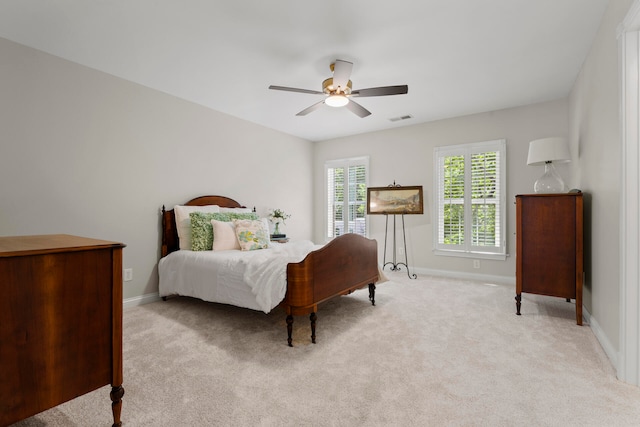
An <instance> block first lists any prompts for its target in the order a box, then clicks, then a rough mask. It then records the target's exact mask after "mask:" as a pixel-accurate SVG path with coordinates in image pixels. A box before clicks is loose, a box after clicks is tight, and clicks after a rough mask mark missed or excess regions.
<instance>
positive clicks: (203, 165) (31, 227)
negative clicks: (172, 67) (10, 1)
mask: <svg viewBox="0 0 640 427" xmlns="http://www.w3.org/2000/svg"><path fill="white" fill-rule="evenodd" d="M0 58H2V59H1V61H0V138H1V140H0V150H1V152H0V182H1V183H2V186H1V187H0V235H27V234H54V233H67V234H76V235H82V236H87V237H94V238H98V239H105V240H114V241H119V242H123V243H125V244H126V245H127V247H126V248H125V250H124V266H125V268H133V277H134V279H133V281H132V282H126V283H125V286H124V297H125V298H132V297H136V296H141V295H145V294H151V293H153V292H156V291H157V271H156V264H157V261H158V257H159V247H160V234H159V231H160V208H161V207H162V205H163V204H165V205H167V206H168V207H169V208H171V207H173V205H175V204H178V203H183V202H186V201H187V200H189V199H191V198H193V197H195V196H199V195H205V194H218V195H226V196H230V197H232V198H234V199H236V200H237V201H239V202H240V203H242V204H246V205H247V206H250V207H253V206H255V207H256V208H257V210H258V213H261V214H264V213H266V212H267V210H268V209H270V208H276V207H277V208H281V209H284V210H285V211H286V212H288V213H291V214H292V217H291V219H290V220H288V221H287V232H288V233H289V234H290V235H292V236H295V237H296V238H303V239H304V238H307V239H308V238H311V234H312V227H311V224H310V221H309V218H311V217H312V212H311V209H312V202H313V201H312V197H311V195H310V193H311V190H312V179H313V177H312V176H311V174H310V173H309V170H311V168H312V155H313V151H312V144H311V143H310V142H308V141H305V140H302V139H299V138H295V137H292V136H289V135H285V134H282V133H279V132H276V131H273V130H270V129H267V128H264V127H261V126H258V125H254V124H251V123H249V122H246V121H242V120H239V119H237V118H234V117H231V116H228V115H225V114H221V113H219V112H216V111H212V110H210V109H207V108H204V107H202V106H199V105H196V104H192V103H189V102H186V101H183V100H180V99H177V98H175V97H173V96H169V95H167V94H164V93H161V92H158V91H155V90H151V89H148V88H145V87H142V86H140V85H136V84H133V83H131V82H128V81H124V80H122V79H119V78H116V77H113V76H110V75H107V74H104V73H101V72H98V71H95V70H92V69H89V68H86V67H83V66H80V65H77V64H74V63H71V62H68V61H65V60H62V59H59V58H56V57H53V56H51V55H48V54H45V53H42V52H39V51H36V50H33V49H30V48H27V47H24V46H21V45H18V44H15V43H13V42H10V41H8V40H5V39H0Z"/></svg>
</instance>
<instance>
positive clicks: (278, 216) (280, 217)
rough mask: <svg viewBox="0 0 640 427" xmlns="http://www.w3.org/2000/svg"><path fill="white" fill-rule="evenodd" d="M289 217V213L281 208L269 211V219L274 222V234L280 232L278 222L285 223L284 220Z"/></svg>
mask: <svg viewBox="0 0 640 427" xmlns="http://www.w3.org/2000/svg"><path fill="white" fill-rule="evenodd" d="M290 217H291V215H290V214H288V213H286V212H285V211H283V210H282V209H274V210H272V211H271V212H269V221H271V222H272V223H274V224H275V230H274V234H276V235H278V234H280V223H283V224H284V223H285V222H284V221H285V220H287V219H289V218H290Z"/></svg>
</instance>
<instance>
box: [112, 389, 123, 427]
mask: <svg viewBox="0 0 640 427" xmlns="http://www.w3.org/2000/svg"><path fill="white" fill-rule="evenodd" d="M122 396H124V388H122V386H115V387H111V393H110V394H109V397H111V402H113V403H111V411H112V412H113V427H120V426H122V421H120V412H121V411H122Z"/></svg>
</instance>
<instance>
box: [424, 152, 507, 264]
mask: <svg viewBox="0 0 640 427" xmlns="http://www.w3.org/2000/svg"><path fill="white" fill-rule="evenodd" d="M505 150H506V142H505V141H504V140H498V141H488V142H482V143H472V144H464V145H456V146H449V147H438V148H436V149H435V151H434V166H435V167H434V173H435V177H434V182H435V186H436V188H435V192H436V194H437V202H436V215H435V217H436V218H437V221H435V222H434V224H435V230H434V246H435V249H436V252H440V253H442V254H449V255H455V254H470V255H473V254H489V255H490V254H496V255H499V256H504V255H505V254H506V239H505V238H504V235H505V229H504V227H505V221H504V218H505V214H504V212H505V209H506V203H505V196H504V191H503V188H504V171H505V167H504V166H505V165H504V162H505V158H506V157H505ZM447 252H448V253H447Z"/></svg>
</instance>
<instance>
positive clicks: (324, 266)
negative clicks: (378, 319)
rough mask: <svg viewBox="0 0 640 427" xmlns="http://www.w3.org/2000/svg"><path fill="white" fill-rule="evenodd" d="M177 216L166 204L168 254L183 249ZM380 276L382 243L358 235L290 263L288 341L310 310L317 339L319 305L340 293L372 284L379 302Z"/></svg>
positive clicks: (207, 201)
mask: <svg viewBox="0 0 640 427" xmlns="http://www.w3.org/2000/svg"><path fill="white" fill-rule="evenodd" d="M185 205H187V206H206V205H218V206H221V207H231V208H237V207H243V206H242V205H240V204H239V203H238V202H236V201H235V200H233V199H230V198H228V197H224V196H201V197H196V198H195V199H192V200H190V201H188V202H187V203H185ZM178 245H179V243H178V232H177V229H176V218H175V214H174V212H173V209H171V210H166V209H165V207H164V206H163V207H162V249H161V255H162V256H163V257H165V256H167V255H168V254H170V253H171V252H173V251H176V250H178V249H179V246H178ZM378 279H379V270H378V244H377V242H376V241H375V240H371V239H367V238H365V237H362V236H359V235H357V234H344V235H342V236H339V237H336V238H335V239H333V240H332V241H331V242H329V243H328V244H326V245H325V246H323V247H322V248H320V249H318V250H315V251H313V252H311V253H309V254H308V255H307V257H306V258H305V259H304V260H302V261H300V262H298V263H290V264H288V266H287V292H286V295H285V298H284V300H283V301H282V302H281V303H280V306H281V307H282V308H283V309H284V310H285V312H286V314H287V317H286V322H287V334H288V337H287V342H288V344H289V346H290V347H292V346H293V345H292V338H291V334H292V331H293V316H301V315H306V314H309V313H310V316H309V319H310V321H311V342H312V343H314V344H315V342H316V321H317V315H316V313H317V311H318V304H320V303H322V302H324V301H327V300H329V299H331V298H333V297H336V296H339V295H346V294H350V293H351V292H353V291H355V290H357V289H360V288H363V287H365V286H368V287H369V300H370V301H371V304H372V305H375V289H376V287H375V283H376V282H377V281H378Z"/></svg>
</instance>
